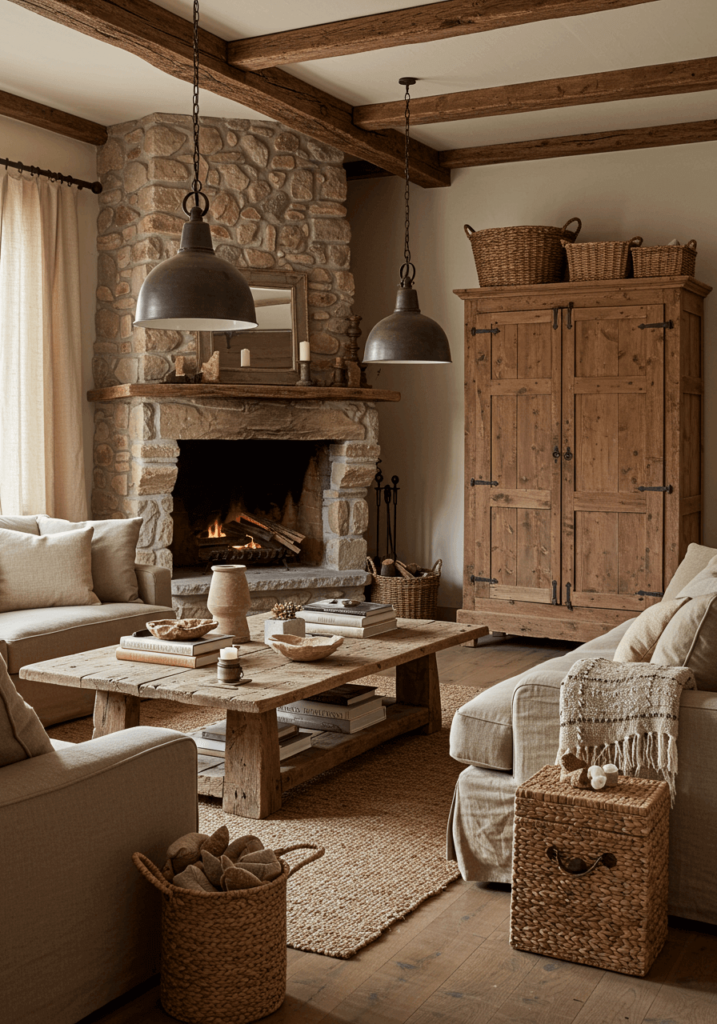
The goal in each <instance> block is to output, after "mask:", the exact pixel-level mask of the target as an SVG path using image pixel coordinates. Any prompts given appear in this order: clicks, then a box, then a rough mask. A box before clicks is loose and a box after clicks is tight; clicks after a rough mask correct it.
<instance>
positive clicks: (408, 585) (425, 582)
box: [367, 557, 443, 619]
mask: <svg viewBox="0 0 717 1024" xmlns="http://www.w3.org/2000/svg"><path fill="white" fill-rule="evenodd" d="M367 562H368V571H369V572H370V573H371V575H372V576H373V583H372V585H371V600H372V601H376V602H377V603H379V604H392V605H393V607H394V608H395V609H396V614H397V616H398V618H399V619H435V617H436V609H437V607H438V588H439V587H440V585H441V566H442V565H443V562H442V561H441V559H440V558H439V559H438V561H436V562H435V563H434V565H433V568H432V569H421V570H420V575H419V576H412V575H411V573H409V572H408V570H406V566H405V565H404V564H403V562H399V561H398V560H396V563H395V564H396V568H397V569H398V571H399V573H400V575H398V576H393V577H392V576H384V575H382V574H381V573H380V572H377V570H376V564H375V562H374V560H373V559H372V558H371V557H369V558H368V559H367ZM402 570H403V571H402Z"/></svg>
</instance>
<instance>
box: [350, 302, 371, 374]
mask: <svg viewBox="0 0 717 1024" xmlns="http://www.w3.org/2000/svg"><path fill="white" fill-rule="evenodd" d="M361 320H362V318H361V317H360V316H358V315H357V314H354V315H352V316H350V317H349V325H348V327H347V328H346V337H347V338H348V341H347V343H346V348H347V350H348V352H347V356H346V370H347V372H348V383H349V387H350V388H370V387H371V385H370V384H369V383H368V382H367V381H366V367H365V366H364V365H363V363H361V362H359V357H358V340H359V338H360V337H361V328H360V327H359V324H360V323H361Z"/></svg>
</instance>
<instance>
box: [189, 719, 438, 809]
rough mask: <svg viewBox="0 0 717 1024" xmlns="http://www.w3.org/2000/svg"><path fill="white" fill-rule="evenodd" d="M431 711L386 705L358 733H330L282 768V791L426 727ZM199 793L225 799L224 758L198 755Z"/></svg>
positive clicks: (285, 762)
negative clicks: (373, 722) (382, 713)
mask: <svg viewBox="0 0 717 1024" xmlns="http://www.w3.org/2000/svg"><path fill="white" fill-rule="evenodd" d="M428 721H429V710H428V708H424V707H414V706H411V705H408V704H391V703H387V704H386V719H385V721H383V722H379V723H378V725H372V726H370V727H369V728H368V729H363V730H362V731H361V732H357V733H353V734H351V733H343V732H327V733H325V734H324V735H323V736H321V737H320V738H319V739H318V742H317V744H316V745H315V746H312V747H309V749H308V750H303V751H302V752H301V753H300V754H294V756H293V757H290V758H287V760H286V761H284V762H283V763H282V765H281V791H282V793H285V792H286V791H287V790H289V789H293V788H294V786H298V785H300V784H301V783H302V782H307V781H308V780H309V779H313V778H314V776H316V775H320V774H321V772H325V771H328V769H329V768H335V767H336V765H338V764H343V763H344V761H348V760H350V759H351V758H352V757H356V755H357V754H363V753H364V752H365V751H367V750H371V749H372V747H377V746H378V745H379V743H383V742H384V741H385V740H390V739H393V737H394V736H401V735H402V734H403V733H405V732H412V731H413V730H414V729H419V728H421V726H424V725H427V724H428ZM197 792H198V793H199V794H200V795H201V796H215V797H219V799H222V797H223V796H224V758H219V757H207V756H206V755H201V754H200V755H199V774H198V776H197Z"/></svg>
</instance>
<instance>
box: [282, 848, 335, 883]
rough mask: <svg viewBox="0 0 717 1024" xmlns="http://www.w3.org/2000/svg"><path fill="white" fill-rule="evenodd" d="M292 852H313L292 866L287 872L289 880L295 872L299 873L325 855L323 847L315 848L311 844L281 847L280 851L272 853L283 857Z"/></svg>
mask: <svg viewBox="0 0 717 1024" xmlns="http://www.w3.org/2000/svg"><path fill="white" fill-rule="evenodd" d="M292 850H313V851H314V852H313V853H311V854H309V856H308V857H304V859H303V860H300V861H299V863H298V864H294V866H293V867H292V868H291V870H290V871H289V878H291V876H292V875H295V874H296V872H297V871H301V869H302V868H305V867H306V865H307V864H311V863H312V862H313V861H315V860H318V859H319V858H320V857H323V855H324V854H325V853H326V850H325V849H324V847H323V846H315V845H314V844H313V843H294V845H293V846H282V847H281V849H280V850H274V853H275V854H276V856H277V857H283V856H284V854H285V853H291V851H292Z"/></svg>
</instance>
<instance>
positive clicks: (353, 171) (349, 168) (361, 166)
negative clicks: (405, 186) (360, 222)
mask: <svg viewBox="0 0 717 1024" xmlns="http://www.w3.org/2000/svg"><path fill="white" fill-rule="evenodd" d="M344 170H345V171H346V180H347V181H363V180H364V178H386V177H390V175H389V173H388V171H384V169H383V167H377V166H376V165H375V164H370V163H369V162H368V161H367V160H347V161H346V163H345V164H344ZM255 304H256V303H255Z"/></svg>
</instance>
